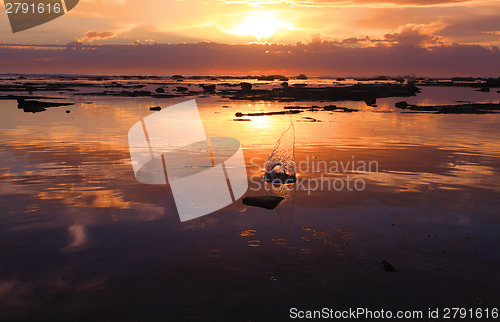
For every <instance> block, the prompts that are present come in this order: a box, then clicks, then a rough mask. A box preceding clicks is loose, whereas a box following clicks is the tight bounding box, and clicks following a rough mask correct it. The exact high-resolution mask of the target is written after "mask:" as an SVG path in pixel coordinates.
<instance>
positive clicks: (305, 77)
mask: <svg viewBox="0 0 500 322" xmlns="http://www.w3.org/2000/svg"><path fill="white" fill-rule="evenodd" d="M296 78H297V79H307V76H306V75H304V74H300V75H299V76H297V77H296Z"/></svg>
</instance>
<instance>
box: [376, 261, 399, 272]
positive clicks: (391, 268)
mask: <svg viewBox="0 0 500 322" xmlns="http://www.w3.org/2000/svg"><path fill="white" fill-rule="evenodd" d="M380 263H381V264H382V266H384V269H385V271H386V272H395V271H396V269H395V268H394V266H392V264H391V263H389V262H388V261H385V260H381V261H380Z"/></svg>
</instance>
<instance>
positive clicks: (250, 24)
mask: <svg viewBox="0 0 500 322" xmlns="http://www.w3.org/2000/svg"><path fill="white" fill-rule="evenodd" d="M293 29H295V28H294V26H293V24H291V23H289V22H287V21H285V20H283V19H282V18H280V17H279V16H278V15H276V14H275V13H271V12H258V13H252V14H249V15H247V16H245V17H244V18H243V19H242V20H241V21H240V22H239V23H237V24H236V25H235V26H234V27H233V28H232V29H230V30H229V31H228V32H229V33H231V34H234V35H239V36H253V37H255V38H257V40H263V39H268V38H269V37H271V36H273V35H274V34H276V33H277V32H279V31H281V30H293Z"/></svg>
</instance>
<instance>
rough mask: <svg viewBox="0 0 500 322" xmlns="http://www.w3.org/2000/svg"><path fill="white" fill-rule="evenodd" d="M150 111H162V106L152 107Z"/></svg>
mask: <svg viewBox="0 0 500 322" xmlns="http://www.w3.org/2000/svg"><path fill="white" fill-rule="evenodd" d="M149 110H150V111H161V107H160V106H153V107H150V108H149Z"/></svg>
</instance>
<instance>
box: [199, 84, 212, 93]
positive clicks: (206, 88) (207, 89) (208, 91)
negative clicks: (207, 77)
mask: <svg viewBox="0 0 500 322" xmlns="http://www.w3.org/2000/svg"><path fill="white" fill-rule="evenodd" d="M201 88H203V90H204V91H205V92H207V93H215V84H211V85H201Z"/></svg>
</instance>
